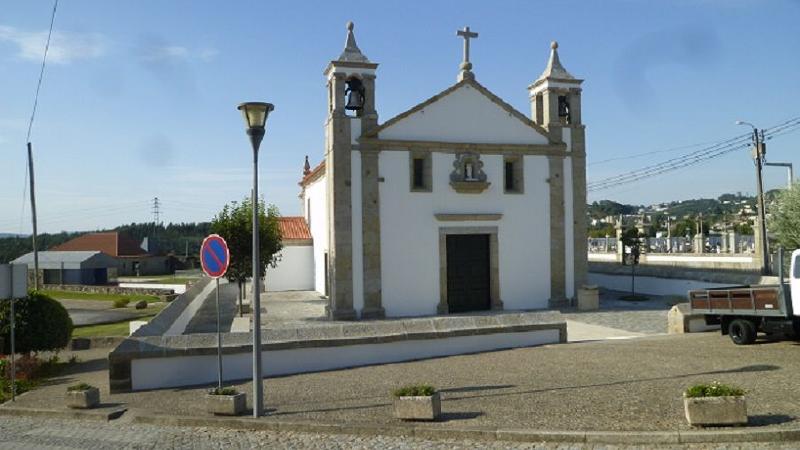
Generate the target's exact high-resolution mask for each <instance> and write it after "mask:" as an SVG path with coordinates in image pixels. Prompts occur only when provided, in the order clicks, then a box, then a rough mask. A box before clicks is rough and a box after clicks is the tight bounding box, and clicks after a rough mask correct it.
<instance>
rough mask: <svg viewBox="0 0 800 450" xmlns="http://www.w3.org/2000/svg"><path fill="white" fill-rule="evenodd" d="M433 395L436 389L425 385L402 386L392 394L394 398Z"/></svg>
mask: <svg viewBox="0 0 800 450" xmlns="http://www.w3.org/2000/svg"><path fill="white" fill-rule="evenodd" d="M435 393H436V389H434V388H433V386H430V385H427V384H415V385H410V386H403V387H401V388H400V389H396V390H395V391H394V392H393V394H394V396H395V397H428V396H430V395H433V394H435Z"/></svg>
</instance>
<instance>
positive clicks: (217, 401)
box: [206, 387, 247, 416]
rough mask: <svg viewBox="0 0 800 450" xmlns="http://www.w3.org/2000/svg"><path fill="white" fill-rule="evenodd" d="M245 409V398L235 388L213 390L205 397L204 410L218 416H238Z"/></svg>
mask: <svg viewBox="0 0 800 450" xmlns="http://www.w3.org/2000/svg"><path fill="white" fill-rule="evenodd" d="M246 407H247V396H246V395H245V394H244V392H242V393H240V392H239V391H237V390H236V389H235V388H232V387H224V388H214V389H211V390H210V391H208V394H207V395H206V410H207V411H208V412H210V413H212V414H215V415H218V416H238V415H240V414H242V413H243V412H244V410H245V408H246Z"/></svg>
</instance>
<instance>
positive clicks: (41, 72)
mask: <svg viewBox="0 0 800 450" xmlns="http://www.w3.org/2000/svg"><path fill="white" fill-rule="evenodd" d="M57 9H58V0H55V2H54V3H53V13H52V14H51V15H50V30H49V31H48V32H47V43H45V45H44V56H42V67H41V69H40V70H39V82H38V83H36V94H35V95H34V97H33V111H31V120H30V122H28V134H27V136H26V137H25V141H26V142H30V140H31V129H33V118H34V117H35V116H36V107H37V106H38V105H39V90H41V88H42V80H43V79H44V67H45V65H46V64H47V52H48V51H49V50H50V38H51V37H52V36H53V24H54V23H55V21H56V10H57Z"/></svg>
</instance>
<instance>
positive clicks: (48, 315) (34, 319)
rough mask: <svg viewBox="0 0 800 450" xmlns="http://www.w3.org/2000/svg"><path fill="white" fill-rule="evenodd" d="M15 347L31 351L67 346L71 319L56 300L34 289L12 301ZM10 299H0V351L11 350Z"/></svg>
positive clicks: (23, 351) (70, 332)
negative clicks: (5, 300) (0, 343)
mask: <svg viewBox="0 0 800 450" xmlns="http://www.w3.org/2000/svg"><path fill="white" fill-rule="evenodd" d="M14 309H15V311H14V313H15V314H14V315H15V321H16V332H15V337H16V345H15V346H16V351H17V353H31V352H40V351H57V350H60V349H62V348H64V347H66V346H67V344H68V343H69V338H70V336H71V335H72V319H70V318H69V314H68V313H67V310H66V309H64V306H62V305H61V303H59V302H57V301H56V300H54V299H52V298H50V297H48V296H47V295H44V294H41V293H39V292H36V291H31V292H30V293H29V294H28V297H27V298H24V299H21V300H17V301H16V302H15V303H14ZM10 314H11V302H0V341H2V343H3V346H2V348H0V353H4V354H8V353H10V352H11V339H10V332H11V326H10V321H9V320H8V319H9V316H10Z"/></svg>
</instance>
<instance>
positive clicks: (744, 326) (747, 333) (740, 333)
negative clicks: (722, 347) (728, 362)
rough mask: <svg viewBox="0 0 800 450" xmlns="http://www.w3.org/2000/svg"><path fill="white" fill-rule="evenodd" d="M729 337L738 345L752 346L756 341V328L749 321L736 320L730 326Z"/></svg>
mask: <svg viewBox="0 0 800 450" xmlns="http://www.w3.org/2000/svg"><path fill="white" fill-rule="evenodd" d="M728 335H730V337H731V340H732V341H733V343H734V344H736V345H750V344H752V343H753V342H755V341H756V327H755V326H754V325H753V322H750V321H749V320H747V319H734V320H732V321H731V323H730V325H728Z"/></svg>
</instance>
